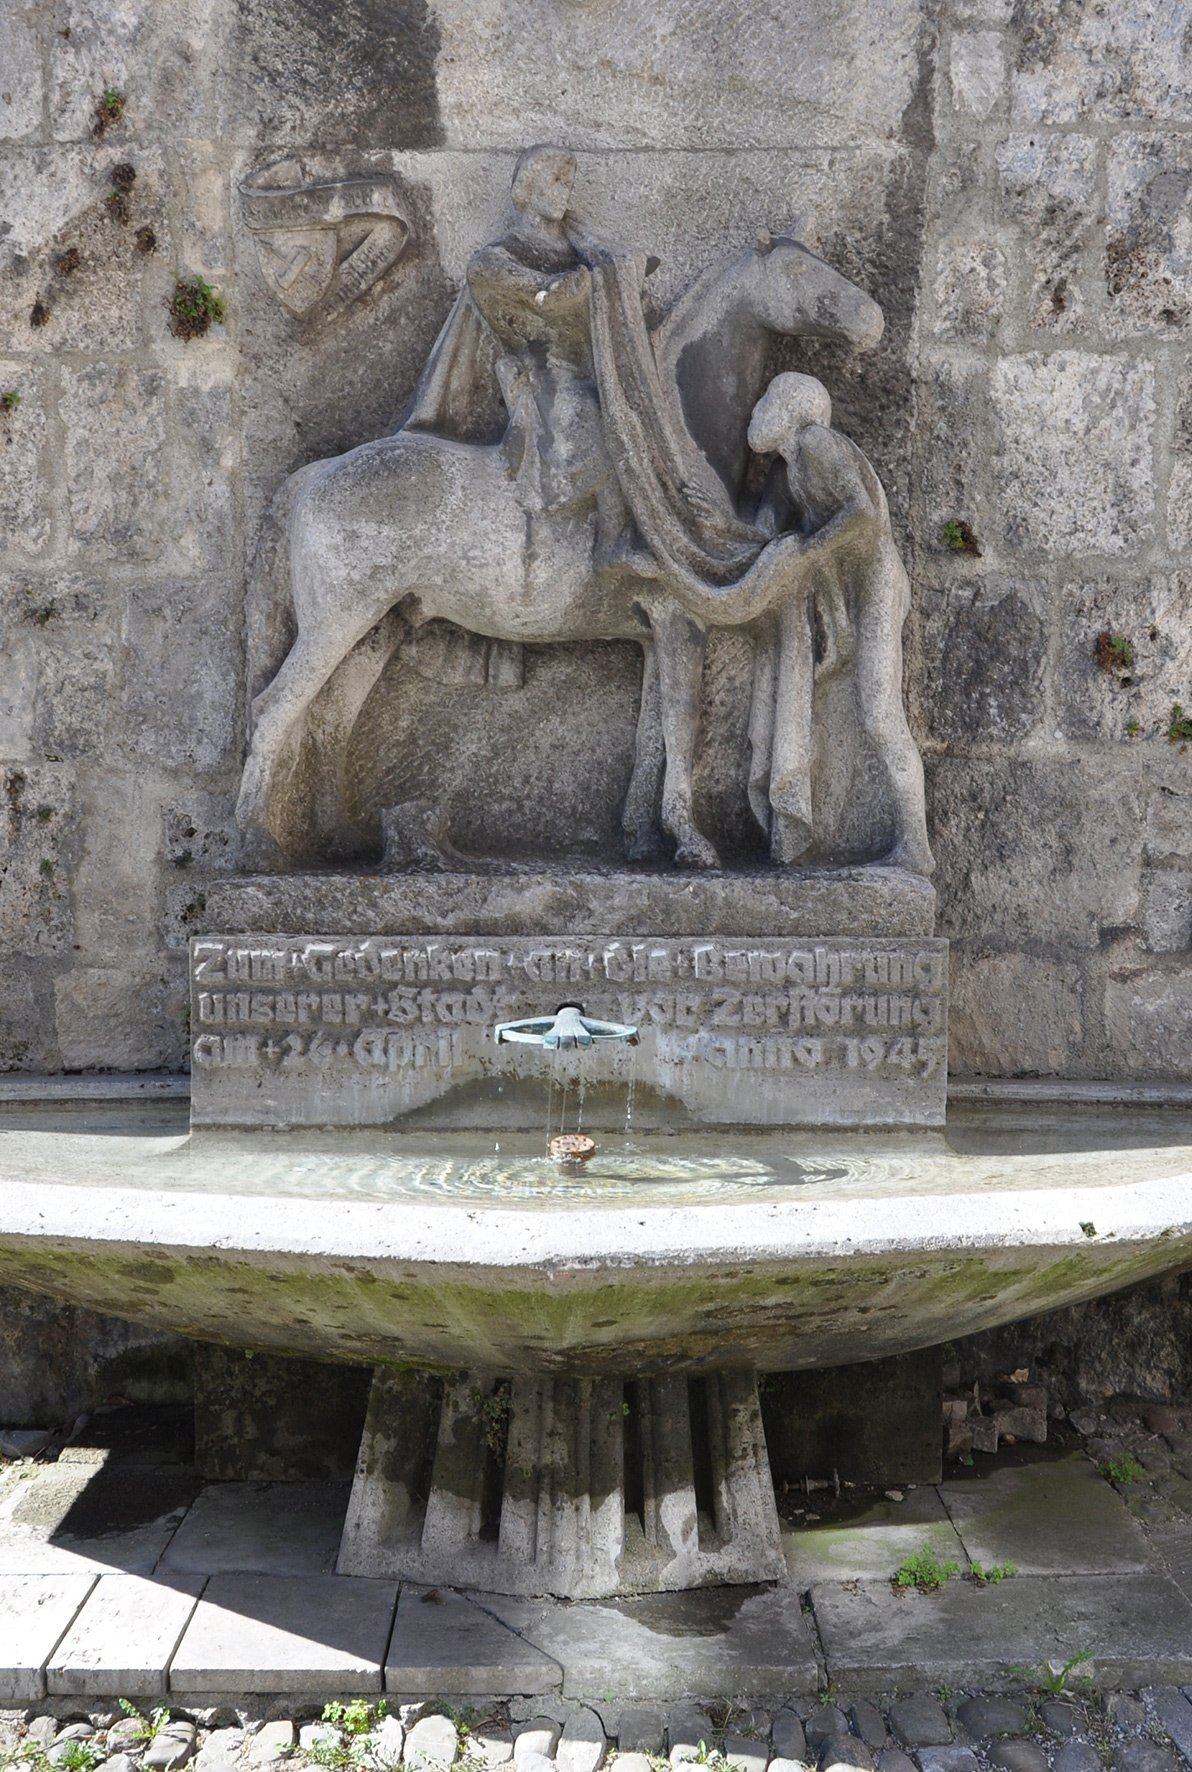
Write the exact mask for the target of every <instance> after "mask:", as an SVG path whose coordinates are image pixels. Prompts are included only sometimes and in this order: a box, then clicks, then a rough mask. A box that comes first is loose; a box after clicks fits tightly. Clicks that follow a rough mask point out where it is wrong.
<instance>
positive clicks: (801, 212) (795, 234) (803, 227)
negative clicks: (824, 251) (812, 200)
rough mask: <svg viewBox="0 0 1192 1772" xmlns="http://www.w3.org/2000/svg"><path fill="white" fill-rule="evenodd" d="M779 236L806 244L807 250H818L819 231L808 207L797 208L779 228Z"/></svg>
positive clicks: (813, 214) (802, 244) (813, 215)
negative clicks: (784, 224) (783, 225)
mask: <svg viewBox="0 0 1192 1772" xmlns="http://www.w3.org/2000/svg"><path fill="white" fill-rule="evenodd" d="M778 233H779V238H780V239H783V240H797V241H798V242H799V244H800V245H801V246H806V247H807V249H808V251H809V252H818V251H819V233H818V230H817V229H816V225H815V213H814V211H813V210H810V209H797V210H796V211H795V213H794V215H792V216H791V218H790V220H789V221H788V222H787V224H786V226H785V227H782V228H779V230H778Z"/></svg>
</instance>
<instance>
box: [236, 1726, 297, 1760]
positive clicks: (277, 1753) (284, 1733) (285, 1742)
mask: <svg viewBox="0 0 1192 1772" xmlns="http://www.w3.org/2000/svg"><path fill="white" fill-rule="evenodd" d="M296 1744H297V1736H296V1735H295V1732H294V1725H293V1723H291V1722H290V1721H289V1719H288V1718H285V1719H279V1720H278V1721H276V1722H272V1723H263V1724H262V1725H261V1727H260V1728H259V1729H258V1730H257V1732H256V1734H255V1735H253V1736H252V1737H251V1738H250V1740H249V1743H248V1752H247V1753H246V1755H245V1765H246V1766H250V1767H267V1766H274V1765H276V1763H277V1762H278V1761H279V1760H281V1759H284V1758H285V1757H286V1756H287V1755H288V1754H290V1753H292V1752H293V1750H294V1748H295V1746H296Z"/></svg>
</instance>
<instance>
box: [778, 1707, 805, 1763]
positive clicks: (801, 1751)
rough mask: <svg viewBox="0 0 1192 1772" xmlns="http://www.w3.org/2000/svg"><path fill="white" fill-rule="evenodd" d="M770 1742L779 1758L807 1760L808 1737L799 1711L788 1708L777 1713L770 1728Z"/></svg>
mask: <svg viewBox="0 0 1192 1772" xmlns="http://www.w3.org/2000/svg"><path fill="white" fill-rule="evenodd" d="M770 1744H771V1746H772V1747H773V1749H774V1754H775V1757H776V1758H777V1759H780V1760H799V1761H805V1760H806V1758H807V1737H806V1734H805V1733H804V1729H803V1721H802V1718H801V1717H800V1716H799V1713H798V1711H796V1710H791V1709H789V1708H788V1709H786V1710H780V1711H779V1712H778V1713H777V1715H776V1716H775V1718H774V1722H773V1724H772V1726H771V1729H770Z"/></svg>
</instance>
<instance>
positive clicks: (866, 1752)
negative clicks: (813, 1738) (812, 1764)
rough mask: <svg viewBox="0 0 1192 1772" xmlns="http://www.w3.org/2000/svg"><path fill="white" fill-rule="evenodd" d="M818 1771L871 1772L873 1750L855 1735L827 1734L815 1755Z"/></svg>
mask: <svg viewBox="0 0 1192 1772" xmlns="http://www.w3.org/2000/svg"><path fill="white" fill-rule="evenodd" d="M816 1765H817V1767H818V1769H819V1772H873V1751H872V1749H871V1748H868V1747H867V1746H866V1745H865V1743H864V1742H863V1741H861V1740H859V1739H858V1737H857V1736H856V1735H853V1734H851V1733H845V1734H844V1735H829V1737H828V1739H827V1740H826V1741H825V1742H823V1743H822V1744H821V1746H820V1750H819V1753H818V1754H817V1756H816Z"/></svg>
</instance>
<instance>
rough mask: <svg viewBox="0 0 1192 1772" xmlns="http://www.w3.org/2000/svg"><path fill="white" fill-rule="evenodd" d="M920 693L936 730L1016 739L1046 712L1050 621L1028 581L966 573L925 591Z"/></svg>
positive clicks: (971, 739) (981, 740)
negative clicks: (972, 578) (969, 576)
mask: <svg viewBox="0 0 1192 1772" xmlns="http://www.w3.org/2000/svg"><path fill="white" fill-rule="evenodd" d="M922 622H923V640H922V647H923V671H922V680H921V682H920V684H919V686H918V693H919V697H920V701H921V705H922V710H923V716H924V718H925V719H926V721H927V723H928V726H929V728H930V731H931V733H932V735H933V736H934V737H936V738H941V739H944V740H947V741H950V742H953V743H958V744H960V745H965V746H968V745H984V744H989V743H994V744H1011V743H1014V742H1015V741H1017V740H1019V739H1023V738H1026V737H1028V736H1029V735H1030V734H1031V733H1032V732H1033V731H1034V730H1035V729H1036V728H1037V726H1038V724H1039V721H1040V720H1041V719H1042V716H1043V683H1044V676H1045V671H1046V664H1047V651H1048V639H1047V622H1046V619H1045V617H1044V614H1043V613H1042V612H1041V611H1040V608H1039V601H1038V597H1037V595H1036V594H1035V593H1033V592H1032V590H1031V588H1030V587H1029V586H1027V585H1026V584H1023V583H1020V582H1018V581H1016V580H1012V579H1010V580H1008V579H1003V578H1000V577H997V578H988V579H978V580H976V581H975V582H974V581H969V582H965V581H964V580H960V581H958V582H956V583H954V584H950V585H948V586H947V588H946V589H945V590H944V591H942V592H931V591H929V592H927V593H926V594H925V595H924V599H923V610H922Z"/></svg>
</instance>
